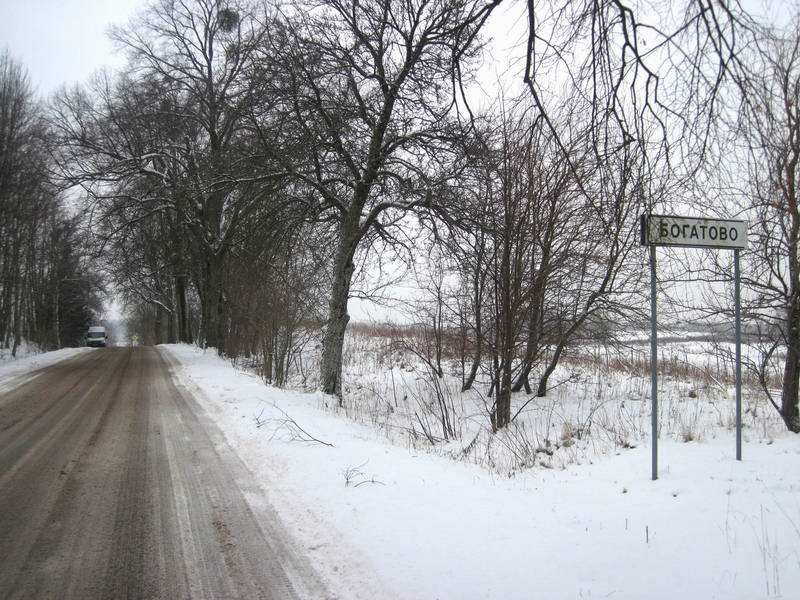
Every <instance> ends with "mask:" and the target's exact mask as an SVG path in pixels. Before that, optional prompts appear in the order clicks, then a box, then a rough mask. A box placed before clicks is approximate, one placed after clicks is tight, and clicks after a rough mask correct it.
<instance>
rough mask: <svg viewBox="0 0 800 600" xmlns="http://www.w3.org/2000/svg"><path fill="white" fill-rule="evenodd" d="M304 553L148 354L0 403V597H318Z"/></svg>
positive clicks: (82, 363)
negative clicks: (248, 500)
mask: <svg viewBox="0 0 800 600" xmlns="http://www.w3.org/2000/svg"><path fill="white" fill-rule="evenodd" d="M245 496H247V498H248V499H250V500H251V503H250V504H248V502H247V500H246V499H245ZM254 498H255V499H256V500H257V501H255V502H253V499H254ZM251 505H252V506H258V507H260V508H257V509H255V508H253V507H252V506H251ZM300 554H301V553H299V552H298V551H297V549H296V548H294V547H293V546H292V544H291V542H290V541H289V537H288V536H287V535H286V533H285V532H284V531H283V530H282V528H281V525H280V523H279V521H278V520H277V519H276V517H275V516H274V514H272V512H271V511H270V510H269V505H268V503H267V502H266V500H265V498H264V493H263V491H262V490H261V489H260V488H258V487H257V486H256V485H255V484H253V482H252V477H251V476H250V474H249V472H248V471H247V469H246V467H245V466H244V465H243V464H242V463H241V462H240V461H239V459H238V458H237V457H236V456H235V455H234V454H233V452H232V451H231V450H230V449H229V448H228V446H227V445H226V444H225V442H224V440H223V438H222V435H221V433H220V432H219V430H218V429H217V428H216V426H215V425H214V424H213V423H211V422H210V419H209V418H208V416H207V415H206V414H205V413H204V412H203V411H202V409H200V408H199V406H198V405H197V403H196V402H195V400H194V399H193V398H192V397H191V395H190V394H188V393H187V392H186V390H184V389H182V388H179V387H177V386H176V385H175V384H174V383H173V381H172V379H171V377H170V373H169V365H168V364H167V363H166V361H165V359H164V358H163V357H162V355H161V354H160V353H159V351H158V350H157V349H155V348H147V347H141V348H105V349H100V350H96V351H90V352H87V353H85V354H81V355H79V356H78V357H76V358H72V359H69V360H66V361H64V362H62V363H58V364H56V365H54V366H52V367H48V368H46V369H43V370H42V371H41V372H40V373H39V375H38V376H36V377H35V378H34V379H32V380H31V381H28V382H27V383H24V384H22V385H20V386H19V387H16V388H15V389H13V390H11V391H10V392H7V393H6V394H3V395H0V598H81V599H89V598H109V599H111V598H115V599H116V598H170V599H172V598H247V599H250V598H275V599H284V598H298V597H313V598H322V597H325V595H326V594H325V593H324V591H323V588H322V587H321V586H320V584H319V583H318V580H317V579H316V577H315V575H314V573H313V570H312V569H311V568H310V566H309V565H308V564H307V563H306V562H305V559H303V558H302V557H301V556H299V555H300Z"/></svg>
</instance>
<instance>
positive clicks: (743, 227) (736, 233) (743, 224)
mask: <svg viewBox="0 0 800 600" xmlns="http://www.w3.org/2000/svg"><path fill="white" fill-rule="evenodd" d="M641 242H642V245H643V246H649V250H650V384H651V389H650V399H651V402H652V415H651V437H652V439H651V447H652V478H653V480H656V479H658V326H657V313H656V247H658V246H675V247H679V248H680V247H682V248H712V249H718V250H733V278H734V288H733V290H734V291H733V293H734V305H735V306H734V320H735V332H736V460H742V325H741V294H740V285H739V279H740V275H739V251H740V250H744V249H746V248H747V221H734V220H729V219H703V218H695V217H678V216H674V215H642V217H641Z"/></svg>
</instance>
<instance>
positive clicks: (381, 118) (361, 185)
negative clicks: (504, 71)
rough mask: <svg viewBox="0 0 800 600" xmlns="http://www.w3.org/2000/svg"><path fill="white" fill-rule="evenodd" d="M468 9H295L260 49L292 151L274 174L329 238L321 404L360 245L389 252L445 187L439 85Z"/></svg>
mask: <svg viewBox="0 0 800 600" xmlns="http://www.w3.org/2000/svg"><path fill="white" fill-rule="evenodd" d="M473 9H474V5H473V3H472V2H469V1H466V0H458V1H456V2H450V1H444V0H433V1H422V2H410V3H396V2H392V1H390V0H369V1H367V2H349V1H347V0H327V1H325V2H307V3H298V4H296V5H294V8H293V11H294V12H293V14H292V19H291V20H290V21H289V22H288V24H287V25H286V29H285V30H283V31H282V32H276V34H275V38H274V40H273V43H272V46H271V47H270V49H269V53H270V54H269V56H268V57H267V60H269V59H270V58H271V59H272V60H275V61H276V64H277V72H276V73H275V74H274V76H273V77H274V80H275V81H278V82H279V83H280V85H282V86H283V87H284V89H285V92H284V97H285V101H284V102H283V107H282V108H283V112H284V115H285V116H284V117H282V121H281V125H282V128H281V131H282V135H283V137H284V139H287V143H286V144H284V145H283V146H284V147H294V148H298V150H299V152H298V153H291V156H292V160H291V161H285V162H284V163H283V165H282V166H283V167H284V168H285V169H286V170H288V171H290V172H291V174H292V176H293V178H294V181H295V185H296V186H297V187H298V195H300V196H302V197H303V198H305V200H306V202H307V205H308V209H307V210H308V213H309V214H312V215H316V216H317V217H316V218H318V219H320V220H328V221H333V222H335V223H336V224H337V227H338V234H337V239H336V242H335V244H334V246H333V248H331V251H332V253H333V257H334V258H333V266H332V273H331V287H330V298H329V302H328V318H327V323H326V327H325V335H324V344H323V354H322V360H321V365H320V374H321V377H320V381H321V386H322V389H323V391H325V392H327V393H332V394H337V395H341V390H342V382H341V363H342V356H341V352H342V344H343V340H344V334H345V329H346V327H347V323H348V321H349V315H348V312H347V301H348V297H349V295H350V288H351V283H352V278H353V273H354V270H355V266H354V257H355V255H356V252H357V251H358V250H359V247H360V246H361V244H362V241H363V240H364V239H365V238H366V237H367V236H368V235H370V234H371V233H372V232H376V233H377V234H378V235H381V236H383V237H385V238H386V239H387V240H391V237H392V233H391V226H392V225H393V224H395V223H397V222H398V219H399V218H400V216H401V215H402V213H403V212H405V211H409V210H413V209H415V208H418V207H422V206H426V205H430V204H431V203H432V200H433V196H434V195H435V192H436V190H437V188H438V187H441V186H442V185H443V184H444V182H445V181H446V180H447V179H448V178H449V177H451V176H452V175H453V169H452V167H451V165H450V164H449V163H450V162H451V156H452V152H451V151H450V150H449V148H448V145H449V144H448V142H449V139H450V138H451V137H453V136H456V137H458V136H459V135H460V134H459V133H458V131H456V130H454V129H453V127H452V123H451V122H450V120H449V119H448V115H449V114H450V113H451V111H452V108H453V100H452V94H451V93H450V92H449V82H450V77H451V75H452V73H453V70H454V68H455V66H454V61H455V60H456V59H458V58H459V57H466V54H467V52H468V49H467V44H468V42H469V41H470V40H467V39H466V38H465V37H464V36H463V35H462V33H461V31H462V30H461V26H462V25H463V23H464V22H465V19H466V20H467V21H469V20H470V19H471V18H472V12H471V11H472V10H473ZM279 33H280V35H279ZM275 57H278V58H277V59H276V58H275ZM297 156H300V157H302V162H299V163H298V162H295V161H296V159H295V158H294V157H297Z"/></svg>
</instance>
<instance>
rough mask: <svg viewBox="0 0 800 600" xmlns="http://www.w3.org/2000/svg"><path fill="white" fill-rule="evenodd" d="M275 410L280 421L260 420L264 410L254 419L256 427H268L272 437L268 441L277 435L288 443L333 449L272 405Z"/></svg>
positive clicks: (331, 445)
mask: <svg viewBox="0 0 800 600" xmlns="http://www.w3.org/2000/svg"><path fill="white" fill-rule="evenodd" d="M272 406H273V408H274V409H275V410H277V411H278V412H280V413H281V414H282V415H283V417H284V418H282V419H274V418H270V419H262V418H261V416H262V415H263V414H264V409H263V408H262V409H261V412H260V413H259V414H258V416H257V417H254V420H255V422H256V427H257V428H259V429H260V428H261V427H264V426H268V427H270V428H271V429H272V435H271V436H270V439H273V438H275V437H277V436H278V435H282V436H286V438H288V439H287V441H290V442H304V443H313V444H322V445H323V446H328V447H330V448H333V444H331V443H330V442H326V441H324V440H321V439H319V438H318V437H316V436H313V435H311V434H310V433H309V432H308V431H306V430H305V429H304V428H303V427H301V426H300V424H299V423H298V422H297V421H295V420H294V419H293V418H292V417H290V416H289V415H288V414H286V412H285V411H283V410H282V409H281V408H280V407H278V406H276V405H275V404H273V405H272Z"/></svg>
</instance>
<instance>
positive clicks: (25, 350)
mask: <svg viewBox="0 0 800 600" xmlns="http://www.w3.org/2000/svg"><path fill="white" fill-rule="evenodd" d="M91 351H92V349H91V348H62V349H61V350H54V351H52V352H41V353H36V351H35V349H33V348H30V347H28V346H27V344H26V345H24V346H20V348H19V349H18V351H17V356H16V357H12V356H11V351H10V350H2V349H0V393H4V392H8V391H10V390H12V389H13V388H15V387H17V386H18V385H21V384H23V383H25V382H26V381H30V380H31V379H32V378H33V377H36V375H38V372H39V371H41V369H44V368H45V367H49V366H50V365H53V364H55V363H57V362H61V361H62V360H66V359H68V358H72V357H73V356H77V355H78V354H82V353H84V352H91Z"/></svg>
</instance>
